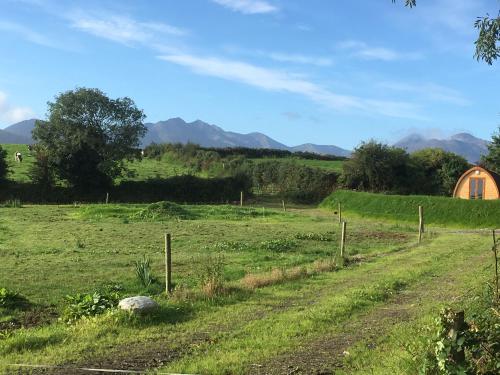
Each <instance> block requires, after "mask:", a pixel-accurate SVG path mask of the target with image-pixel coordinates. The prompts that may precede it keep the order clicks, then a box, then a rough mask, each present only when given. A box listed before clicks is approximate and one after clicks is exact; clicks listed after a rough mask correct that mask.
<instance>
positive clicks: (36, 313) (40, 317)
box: [0, 307, 59, 332]
mask: <svg viewBox="0 0 500 375" xmlns="http://www.w3.org/2000/svg"><path fill="white" fill-rule="evenodd" d="M58 316H59V315H58V313H57V311H56V310H55V308H53V307H43V308H40V307H35V308H31V309H28V310H26V311H22V312H21V313H19V316H18V317H16V318H15V319H12V320H9V321H7V322H0V332H9V331H13V330H15V329H19V328H33V327H38V326H42V325H46V324H50V323H52V322H53V321H54V320H56V319H57V317H58Z"/></svg>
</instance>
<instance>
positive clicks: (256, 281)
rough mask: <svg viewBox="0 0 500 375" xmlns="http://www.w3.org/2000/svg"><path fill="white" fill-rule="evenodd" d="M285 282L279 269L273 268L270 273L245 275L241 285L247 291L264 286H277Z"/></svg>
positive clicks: (283, 273)
mask: <svg viewBox="0 0 500 375" xmlns="http://www.w3.org/2000/svg"><path fill="white" fill-rule="evenodd" d="M283 280H285V272H284V271H283V270H282V269H281V268H274V269H273V270H272V271H271V272H266V273H261V274H253V273H249V274H247V275H246V276H245V277H244V278H243V279H242V280H241V283H242V284H243V286H245V287H246V288H249V289H257V288H262V287H265V286H269V285H273V284H277V283H279V282H281V281H283Z"/></svg>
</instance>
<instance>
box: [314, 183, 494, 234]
mask: <svg viewBox="0 0 500 375" xmlns="http://www.w3.org/2000/svg"><path fill="white" fill-rule="evenodd" d="M339 202H341V203H342V210H343V211H344V212H351V213H355V214H358V215H360V216H363V217H374V218H383V219H390V220H397V221H412V222H418V206H419V205H421V206H423V207H424V217H425V222H426V223H427V224H438V225H451V226H458V227H468V228H497V227H498V226H499V225H500V200H494V201H491V200H490V201H479V200H475V201H470V200H464V199H457V198H447V197H434V196H424V195H384V194H373V193H364V192H353V191H346V190H337V191H335V192H334V193H332V194H331V195H330V196H329V197H328V198H326V199H325V200H324V201H323V202H322V203H321V205H320V206H321V207H324V208H331V209H337V207H338V203H339Z"/></svg>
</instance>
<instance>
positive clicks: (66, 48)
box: [0, 0, 500, 148]
mask: <svg viewBox="0 0 500 375" xmlns="http://www.w3.org/2000/svg"><path fill="white" fill-rule="evenodd" d="M403 2H404V1H403V0H399V1H398V3H396V4H393V3H392V2H391V0H378V1H373V0H337V1H327V0H307V1H306V0H183V1H177V0H168V1H167V0H165V1H160V0H158V1H152V0H150V1H127V0H120V1H106V0H99V1H95V0H85V1H57V0H54V1H52V0H0V128H2V127H5V126H7V125H10V124H12V123H14V122H17V121H19V120H22V119H25V118H31V117H39V118H40V117H43V116H45V113H46V103H47V101H50V100H52V99H53V98H54V96H55V95H56V94H57V93H60V92H62V91H66V90H69V89H74V88H76V87H97V88H100V89H101V90H103V91H104V92H106V93H107V94H108V95H110V96H111V97H121V96H129V97H131V98H132V99H133V100H134V101H135V102H136V104H137V105H138V106H139V107H140V108H142V109H143V110H144V111H145V113H146V115H147V121H148V122H156V121H159V120H165V119H168V118H171V117H182V118H184V119H185V120H186V121H193V120H196V119H201V120H204V121H206V122H209V123H212V124H216V125H218V126H220V127H222V128H224V129H225V130H231V131H236V132H243V133H248V132H252V131H260V132H263V133H265V134H267V135H269V136H271V137H273V138H275V139H276V140H278V141H281V142H283V143H286V144H288V145H296V144H300V143H306V142H313V143H318V144H335V145H338V146H341V147H344V148H352V147H354V146H356V145H357V144H358V143H359V142H360V141H362V140H368V139H370V138H374V139H377V140H381V141H384V142H394V141H396V140H398V139H399V138H400V137H402V136H404V135H407V134H409V133H411V132H420V133H422V134H424V135H428V136H438V137H443V136H448V135H450V134H453V133H456V132H459V131H468V132H471V133H472V134H474V135H476V136H479V137H483V138H490V136H491V134H492V133H493V132H494V131H495V130H497V129H498V124H499V123H500V116H499V113H500V106H499V98H500V95H499V92H500V90H499V87H500V75H499V70H498V63H497V65H493V66H489V65H487V64H486V63H484V62H477V61H476V60H475V59H474V58H473V53H474V44H473V43H474V40H475V37H476V34H475V30H474V29H473V22H474V20H475V18H476V17H477V16H480V15H484V14H486V13H490V14H491V15H496V14H497V12H498V8H499V5H500V2H499V1H498V0H474V1H471V0H433V1H424V0H419V1H418V6H417V8H414V9H408V8H405V7H404V6H403Z"/></svg>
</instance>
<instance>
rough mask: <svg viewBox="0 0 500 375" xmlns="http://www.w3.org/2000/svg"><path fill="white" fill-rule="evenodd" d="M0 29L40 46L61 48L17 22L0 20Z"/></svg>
mask: <svg viewBox="0 0 500 375" xmlns="http://www.w3.org/2000/svg"><path fill="white" fill-rule="evenodd" d="M0 30H1V31H6V32H10V33H14V34H17V35H20V36H21V37H22V38H23V39H25V40H27V41H28V42H31V43H34V44H38V45H40V46H44V47H51V48H61V46H60V45H59V44H58V43H56V42H55V41H54V40H52V39H50V38H48V37H47V36H45V35H43V34H41V33H38V32H36V31H33V30H31V29H29V28H28V27H26V26H24V25H21V24H18V23H14V22H10V21H0Z"/></svg>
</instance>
